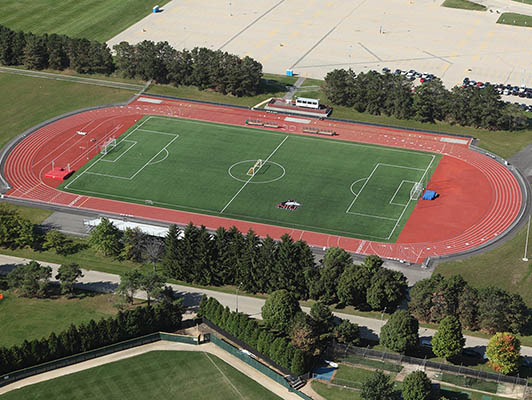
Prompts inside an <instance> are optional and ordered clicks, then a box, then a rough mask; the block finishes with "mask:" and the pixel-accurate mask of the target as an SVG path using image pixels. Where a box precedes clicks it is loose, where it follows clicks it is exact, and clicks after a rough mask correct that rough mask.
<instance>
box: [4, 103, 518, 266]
mask: <svg viewBox="0 0 532 400" xmlns="http://www.w3.org/2000/svg"><path fill="white" fill-rule="evenodd" d="M146 100H148V101H146ZM150 101H156V102H158V104H157V103H152V102H150ZM148 114H149V115H166V116H176V117H181V118H189V119H196V120H204V121H213V122H221V123H227V124H233V125H245V120H246V119H260V120H262V121H264V122H272V123H275V124H278V125H279V126H280V128H278V129H274V128H272V129H273V130H282V131H286V132H291V133H295V134H305V133H303V128H304V127H308V126H313V127H322V128H327V129H334V130H335V131H336V132H337V133H338V135H339V136H338V138H339V139H342V140H351V141H357V142H362V143H374V144H379V145H386V146H392V147H399V148H405V149H415V150H424V151H430V152H434V153H441V154H442V155H443V156H442V159H441V161H440V163H439V165H438V167H437V168H436V171H435V173H434V174H433V176H432V178H431V181H430V184H429V186H430V188H431V189H435V190H436V191H437V192H439V193H442V195H441V197H440V198H439V199H438V200H436V201H433V202H421V201H420V202H418V204H417V205H416V207H415V209H414V211H413V213H412V214H411V217H410V219H409V220H408V222H407V223H406V225H405V227H404V228H403V231H402V232H401V234H400V236H399V238H398V240H397V242H396V243H378V242H372V241H367V240H360V239H353V238H346V237H342V236H336V235H328V234H321V233H315V232H309V231H304V230H298V229H291V228H282V227H278V226H272V225H266V224H259V223H251V222H246V221H239V220H233V219H228V218H223V217H213V216H206V215H201V214H195V213H190V212H183V211H175V210H169V209H163V208H158V207H153V206H149V205H140V204H132V203H126V202H121V201H115V200H108V199H100V198H96V197H90V196H84V195H75V194H71V193H66V192H62V191H59V190H57V189H56V187H57V186H58V184H59V181H54V180H51V179H47V178H45V177H44V174H45V173H46V172H47V171H48V170H49V169H50V168H51V165H52V161H53V162H54V165H55V166H62V167H65V166H66V165H67V163H70V166H71V168H73V169H75V170H77V169H79V168H80V167H81V166H82V165H83V164H84V163H85V162H87V161H88V160H89V159H90V158H91V157H93V156H94V155H96V154H97V153H98V152H99V146H100V145H101V143H102V142H103V141H104V140H106V138H108V137H111V136H112V137H117V136H118V135H120V134H121V133H123V132H124V131H126V130H127V129H128V128H129V127H130V126H132V125H133V124H134V123H135V122H136V121H138V120H139V119H140V118H142V117H143V116H144V115H148ZM285 118H286V116H284V115H278V114H271V113H265V112H262V111H252V110H247V109H240V108H234V107H224V106H215V105H209V104H203V103H195V102H187V101H183V100H170V99H162V98H157V97H152V96H144V97H141V98H138V99H136V100H135V101H133V102H131V103H129V104H128V105H126V106H115V107H109V108H103V109H98V110H92V111H87V112H83V113H80V114H76V115H73V116H69V117H66V118H63V119H60V120H58V121H56V122H53V123H51V124H48V125H46V126H44V127H43V128H41V129H38V130H37V131H35V132H34V133H32V134H31V135H29V136H28V137H26V138H25V139H24V140H22V141H21V142H20V143H19V144H18V145H17V146H16V147H15V148H14V149H13V150H12V151H11V153H10V154H9V155H8V157H7V160H6V163H5V169H4V175H5V177H6V178H7V180H8V182H9V183H10V185H11V187H12V189H11V190H10V191H9V192H7V193H6V196H8V197H11V198H16V199H24V200H32V201H36V202H42V203H47V204H54V205H61V206H69V207H72V208H76V209H82V210H90V211H96V212H100V213H106V214H108V213H110V214H116V215H120V214H127V215H134V216H136V217H139V218H144V219H151V220H157V221H162V222H167V223H177V224H187V223H189V222H193V223H194V224H197V225H200V224H202V225H205V226H206V227H207V228H209V229H216V228H217V227H219V226H224V227H230V226H233V225H234V226H236V227H237V228H238V229H239V230H240V231H242V232H246V231H247V230H249V229H250V228H252V229H253V230H254V231H255V232H256V233H257V234H258V235H260V236H266V235H270V236H271V237H273V238H276V239H278V238H280V237H281V236H282V235H283V234H284V233H289V234H290V235H291V236H292V237H293V238H294V240H298V239H302V240H305V241H306V242H307V243H308V244H310V245H312V246H318V247H329V246H340V247H343V248H344V249H346V250H348V251H351V252H355V253H359V254H378V255H379V256H381V257H385V258H391V259H399V260H405V261H408V262H414V263H419V262H422V261H423V260H425V259H426V258H427V257H434V256H443V255H449V254H454V253H459V252H463V251H466V250H469V249H472V248H475V247H477V246H479V245H481V244H483V243H485V242H487V241H490V240H492V239H494V238H496V237H497V236H498V235H500V234H501V233H502V232H504V231H505V230H506V229H507V228H508V227H510V225H511V224H512V222H513V221H514V220H515V219H516V218H517V216H518V214H519V210H520V207H521V203H522V196H521V190H520V187H519V184H518V182H517V180H516V179H515V177H514V176H513V175H512V174H511V173H510V172H509V171H508V170H507V169H506V168H505V167H504V166H503V165H501V164H500V163H498V162H497V161H495V160H493V159H491V158H489V157H487V156H484V155H481V154H479V153H477V152H474V151H472V150H470V149H469V144H470V143H469V140H460V141H459V143H457V142H456V140H454V139H456V138H452V137H448V138H447V137H445V136H442V135H434V134H428V133H418V132H412V131H406V130H400V129H393V128H383V127H374V126H368V125H362V124H354V123H347V122H337V121H327V120H326V121H319V120H314V119H311V118H306V117H304V119H307V120H310V121H309V122H305V121H301V122H297V120H296V122H294V121H293V120H292V121H291V122H287V121H286V120H285ZM289 121H290V120H289ZM263 129H267V128H263ZM78 130H81V131H85V132H87V133H88V134H87V135H86V136H82V135H77V134H76V131H78ZM330 140H335V139H334V138H331V139H330Z"/></svg>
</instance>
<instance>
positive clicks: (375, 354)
mask: <svg viewBox="0 0 532 400" xmlns="http://www.w3.org/2000/svg"><path fill="white" fill-rule="evenodd" d="M332 350H333V355H334V357H335V359H340V360H346V361H349V358H350V357H352V356H355V357H357V356H358V357H363V358H367V359H371V360H378V361H380V362H385V363H390V364H402V363H407V364H414V365H420V366H422V367H423V368H430V369H433V370H439V371H440V372H441V375H442V378H443V380H446V379H447V381H449V380H454V379H455V376H456V375H460V376H461V377H462V378H463V382H462V383H463V384H464V385H467V384H469V387H472V388H474V386H482V387H483V388H491V389H493V388H495V390H496V387H495V386H494V385H492V384H489V383H485V382H481V381H486V380H488V381H493V382H495V383H509V384H512V385H520V386H525V387H526V386H528V381H527V380H526V379H523V378H519V377H516V376H507V375H502V374H497V373H494V372H486V371H480V370H476V369H472V368H466V367H462V366H456V365H450V364H443V363H438V362H434V361H429V360H426V359H421V358H416V357H409V356H404V355H401V354H395V353H386V352H383V351H379V350H373V349H368V348H363V347H354V346H346V345H342V344H339V343H335V344H334V345H333V348H332ZM450 375H453V377H450ZM457 378H458V377H457ZM450 383H453V382H450ZM480 390H486V389H480ZM488 391H490V390H488Z"/></svg>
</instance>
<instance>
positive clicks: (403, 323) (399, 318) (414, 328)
mask: <svg viewBox="0 0 532 400" xmlns="http://www.w3.org/2000/svg"><path fill="white" fill-rule="evenodd" d="M418 330H419V323H418V321H417V319H415V318H414V317H413V316H412V315H410V314H409V313H408V311H406V310H397V311H396V312H394V313H393V314H392V316H391V317H390V319H388V321H387V322H386V324H384V326H383V327H382V329H381V334H380V343H381V344H383V345H384V346H385V347H386V348H388V349H390V350H393V351H397V352H399V353H406V352H407V351H409V350H411V349H413V348H414V347H415V346H417V343H418V340H419V336H418Z"/></svg>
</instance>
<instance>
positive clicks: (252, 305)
mask: <svg viewBox="0 0 532 400" xmlns="http://www.w3.org/2000/svg"><path fill="white" fill-rule="evenodd" d="M28 261H29V260H27V259H23V258H19V257H12V256H6V255H0V273H7V272H9V271H10V270H11V269H12V268H14V267H15V266H16V265H18V264H21V263H26V262H28ZM40 263H41V264H42V265H48V266H50V267H51V268H52V270H53V272H52V276H53V277H55V275H56V273H57V269H58V268H59V265H58V264H51V263H46V262H40ZM83 275H84V276H83V278H81V279H80V280H79V282H80V283H79V284H78V287H80V288H82V289H85V290H93V291H97V292H108V293H110V292H113V291H114V289H116V287H117V286H118V284H119V282H120V277H119V276H118V275H115V274H108V273H105V272H98V271H93V270H83ZM171 286H172V287H173V289H174V290H175V291H176V292H177V293H178V294H179V295H180V296H182V297H183V298H184V304H185V305H186V306H188V307H190V309H189V311H188V312H194V308H195V307H197V306H198V305H199V302H200V299H201V296H202V295H203V294H206V295H207V296H210V297H214V298H216V299H217V300H218V301H219V302H220V303H221V304H223V305H224V306H228V307H229V308H230V309H231V310H237V309H238V311H241V312H243V313H245V314H248V315H250V316H252V317H254V318H258V319H260V318H261V314H260V312H261V308H262V305H263V304H264V300H263V299H258V298H255V297H248V296H243V295H241V294H239V295H238V296H237V295H236V293H231V294H229V293H221V292H217V291H213V290H207V289H197V288H192V287H189V286H182V285H175V284H171ZM135 297H137V298H140V299H145V298H146V294H145V293H142V292H138V293H137V294H136V295H135ZM303 311H305V312H309V311H310V309H309V308H307V307H303ZM334 314H335V315H336V316H337V317H339V318H343V319H348V320H350V321H351V322H354V323H356V324H358V325H359V326H360V329H361V334H362V336H363V337H365V338H367V339H376V338H378V335H379V333H380V329H381V327H382V326H383V325H384V323H385V322H386V319H374V318H366V317H361V316H356V315H349V314H343V313H334ZM435 332H436V331H435V330H433V329H426V328H420V330H419V336H420V337H421V338H430V337H432V336H433V335H434V333H435ZM465 338H466V347H470V348H473V349H474V350H476V351H477V352H479V353H480V354H483V353H484V351H485V349H486V345H487V344H488V340H487V339H482V338H477V337H473V336H466V337H465ZM521 354H522V355H524V356H528V357H530V358H532V347H524V346H523V347H521Z"/></svg>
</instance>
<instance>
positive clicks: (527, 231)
mask: <svg viewBox="0 0 532 400" xmlns="http://www.w3.org/2000/svg"><path fill="white" fill-rule="evenodd" d="M530 217H531V215H529V216H528V229H527V230H526V242H525V254H524V255H523V261H525V262H526V261H528V258H527V257H526V252H527V250H528V234H529V233H530Z"/></svg>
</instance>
